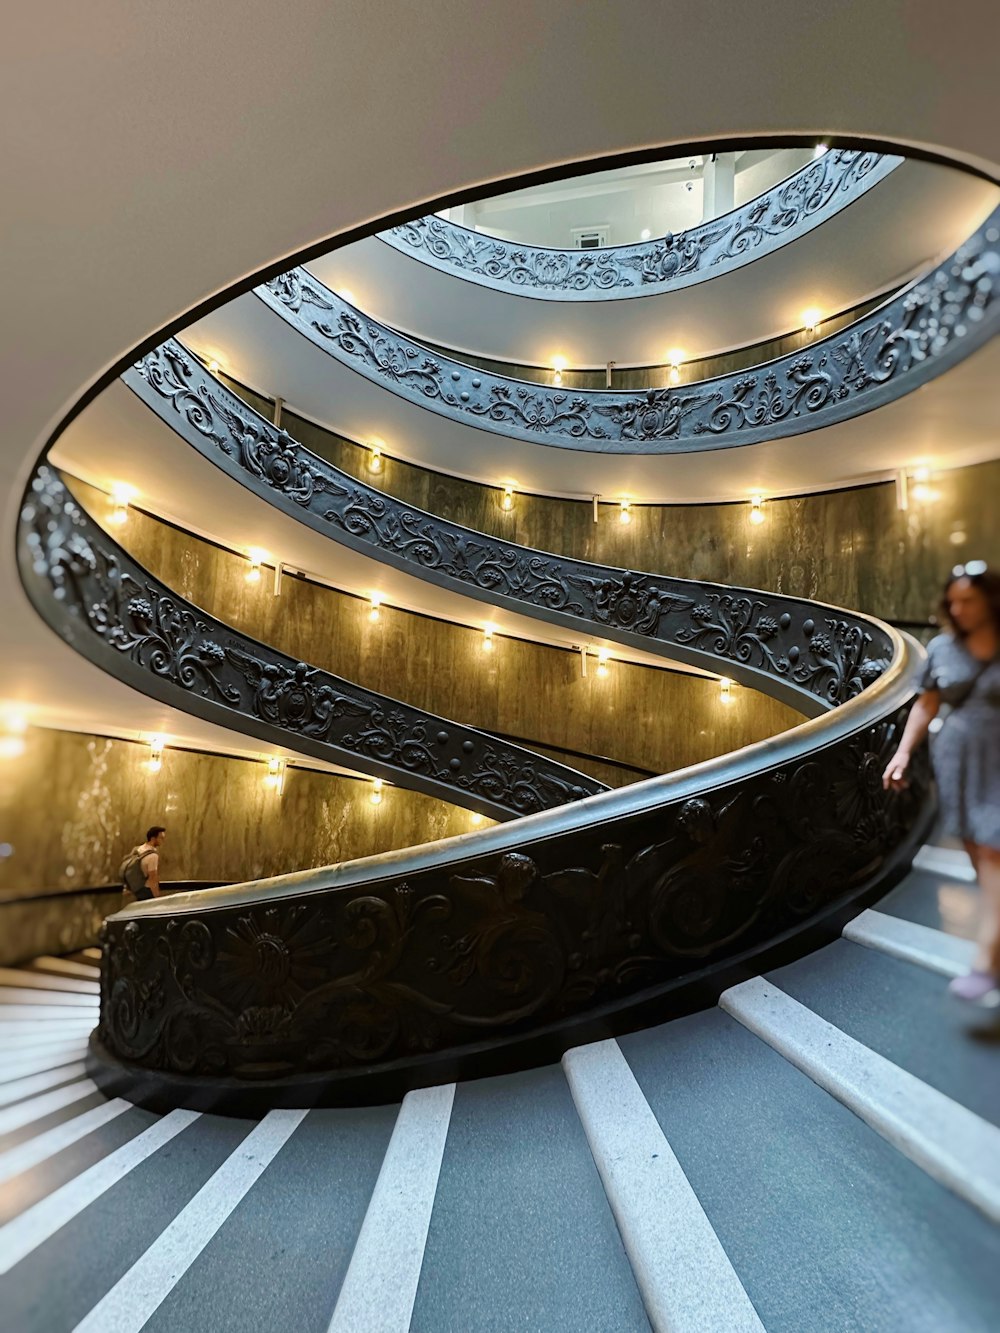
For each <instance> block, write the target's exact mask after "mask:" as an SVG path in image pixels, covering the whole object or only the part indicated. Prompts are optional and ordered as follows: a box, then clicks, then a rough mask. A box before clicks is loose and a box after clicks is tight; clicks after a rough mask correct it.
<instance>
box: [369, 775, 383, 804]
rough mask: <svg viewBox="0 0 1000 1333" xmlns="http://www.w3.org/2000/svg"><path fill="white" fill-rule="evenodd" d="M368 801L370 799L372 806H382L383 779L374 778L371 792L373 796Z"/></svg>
mask: <svg viewBox="0 0 1000 1333" xmlns="http://www.w3.org/2000/svg"><path fill="white" fill-rule="evenodd" d="M368 799H369V801H371V803H372V805H381V804H382V779H381V778H373V779H372V790H371V795H370V796H369V797H368Z"/></svg>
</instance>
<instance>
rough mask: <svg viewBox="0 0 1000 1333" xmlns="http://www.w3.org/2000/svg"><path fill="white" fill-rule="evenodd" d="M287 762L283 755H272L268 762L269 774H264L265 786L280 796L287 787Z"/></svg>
mask: <svg viewBox="0 0 1000 1333" xmlns="http://www.w3.org/2000/svg"><path fill="white" fill-rule="evenodd" d="M285 762H286V761H285V759H284V758H283V757H282V756H281V755H272V756H271V758H270V759H269V760H268V761H267V772H266V773H265V774H264V786H265V787H269V788H270V789H271V791H273V792H276V793H277V794H278V795H279V796H280V795H281V793H282V791H283V790H284V787H285Z"/></svg>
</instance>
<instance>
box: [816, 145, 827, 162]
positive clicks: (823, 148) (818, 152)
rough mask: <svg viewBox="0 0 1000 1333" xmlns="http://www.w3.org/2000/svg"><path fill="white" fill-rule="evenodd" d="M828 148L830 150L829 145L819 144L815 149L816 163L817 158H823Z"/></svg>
mask: <svg viewBox="0 0 1000 1333" xmlns="http://www.w3.org/2000/svg"><path fill="white" fill-rule="evenodd" d="M828 148H829V145H828V144H825V143H818V144H817V145H816V147H815V148H814V149H813V161H814V162H815V160H816V158H818V157H822V156H823V154H824V153H825V152H827V151H828Z"/></svg>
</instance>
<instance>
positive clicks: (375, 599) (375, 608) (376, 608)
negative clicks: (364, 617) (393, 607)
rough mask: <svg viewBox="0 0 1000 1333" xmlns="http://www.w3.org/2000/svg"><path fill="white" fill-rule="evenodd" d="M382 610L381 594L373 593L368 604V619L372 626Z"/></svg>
mask: <svg viewBox="0 0 1000 1333" xmlns="http://www.w3.org/2000/svg"><path fill="white" fill-rule="evenodd" d="M381 610H382V594H381V593H380V592H373V593H372V595H371V598H370V599H369V602H368V619H369V620H370V621H371V622H372V624H373V625H374V624H375V622H376V621H377V620H378V618H379V615H380V614H381Z"/></svg>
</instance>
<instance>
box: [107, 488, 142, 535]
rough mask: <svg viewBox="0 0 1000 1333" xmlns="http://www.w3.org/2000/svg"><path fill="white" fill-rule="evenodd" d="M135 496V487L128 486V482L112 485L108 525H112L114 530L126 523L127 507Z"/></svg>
mask: <svg viewBox="0 0 1000 1333" xmlns="http://www.w3.org/2000/svg"><path fill="white" fill-rule="evenodd" d="M136 494H137V491H136V489H135V487H134V486H130V485H129V484H128V482H125V481H116V482H114V483H113V484H112V487H111V513H110V514H109V515H108V522H109V523H113V524H114V526H115V527H116V528H120V527H121V526H122V524H123V523H127V522H128V507H129V504H130V503H131V501H132V500H133V499H134V498H135V496H136Z"/></svg>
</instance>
